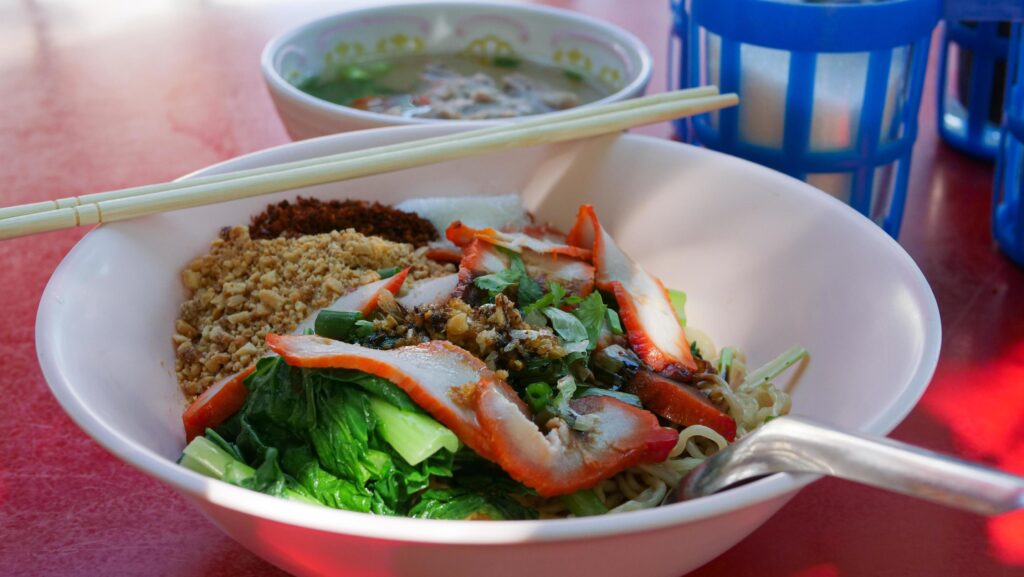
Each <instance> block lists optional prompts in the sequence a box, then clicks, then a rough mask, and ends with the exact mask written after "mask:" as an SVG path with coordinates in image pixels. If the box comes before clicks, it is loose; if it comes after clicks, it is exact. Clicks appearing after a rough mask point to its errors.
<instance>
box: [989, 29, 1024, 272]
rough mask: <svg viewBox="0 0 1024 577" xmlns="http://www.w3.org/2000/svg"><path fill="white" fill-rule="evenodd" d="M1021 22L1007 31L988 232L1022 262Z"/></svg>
mask: <svg viewBox="0 0 1024 577" xmlns="http://www.w3.org/2000/svg"><path fill="white" fill-rule="evenodd" d="M1021 36H1022V34H1021V25H1020V24H1014V25H1013V32H1012V34H1011V35H1010V59H1009V63H1008V66H1007V75H1006V105H1005V109H1004V114H1003V135H1002V140H1001V142H1000V150H999V158H998V161H997V163H996V178H995V187H994V194H993V199H992V232H993V234H994V235H995V237H996V242H997V243H998V244H999V248H1001V249H1002V250H1003V252H1005V253H1006V254H1008V255H1009V256H1010V258H1012V259H1013V260H1014V261H1016V262H1017V264H1020V265H1022V266H1024V194H1022V193H1021V189H1024V74H1022V71H1021V68H1022V66H1024V64H1022V63H1024V38H1022V37H1021Z"/></svg>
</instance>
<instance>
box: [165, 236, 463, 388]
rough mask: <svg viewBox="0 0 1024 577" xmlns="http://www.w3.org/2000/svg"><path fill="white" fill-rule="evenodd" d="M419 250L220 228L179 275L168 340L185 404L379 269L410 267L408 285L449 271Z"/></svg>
mask: <svg viewBox="0 0 1024 577" xmlns="http://www.w3.org/2000/svg"><path fill="white" fill-rule="evenodd" d="M424 252H425V249H414V248H413V247H412V245H409V244H402V243H395V242H391V241H387V240H384V239H382V238H378V237H370V236H363V235H362V234H359V233H357V232H355V231H353V230H346V231H341V232H339V231H334V232H330V233H324V234H317V235H308V236H301V237H298V238H275V239H252V238H250V236H249V229H248V228H247V227H242V226H239V227H234V228H226V229H224V230H223V231H221V235H220V237H219V238H217V239H216V240H214V241H213V243H212V244H211V247H210V253H209V254H207V255H205V256H201V257H199V258H197V259H195V260H193V261H192V262H191V263H190V264H189V265H188V266H187V267H185V269H184V270H183V271H182V273H181V279H182V282H183V283H184V285H185V288H186V290H187V291H188V300H186V301H185V302H184V303H183V304H182V305H181V311H180V316H179V318H178V321H177V322H176V323H175V334H174V336H173V340H174V345H175V347H176V355H175V356H176V361H175V370H176V372H177V375H178V383H179V385H180V386H181V388H182V390H183V391H184V392H185V394H186V396H187V397H189V398H190V399H191V398H192V397H194V396H195V395H197V394H199V393H201V392H202V391H204V390H205V389H206V388H207V387H209V386H210V385H211V384H213V383H215V382H217V381H218V380H220V379H222V378H224V377H227V376H230V375H232V374H234V373H237V372H238V371H241V370H243V369H245V368H246V367H248V366H249V365H250V364H252V363H253V362H255V361H256V360H257V359H258V358H260V357H261V356H263V355H264V354H265V353H266V351H267V348H266V344H265V338H266V336H267V333H269V332H277V333H289V332H291V331H293V330H295V327H297V326H298V325H299V323H300V322H302V321H303V320H304V319H306V318H307V317H308V316H309V315H311V314H312V313H313V312H314V311H316V310H317V309H321V308H323V307H326V306H327V305H329V304H331V303H332V302H334V300H335V299H337V298H338V297H339V296H341V295H342V294H344V293H346V292H348V291H349V290H351V289H353V288H355V287H357V286H361V285H364V284H366V283H370V282H373V281H376V280H379V279H380V275H379V274H378V273H377V271H378V270H380V269H385V268H390V267H403V268H404V267H408V266H411V267H412V270H411V271H410V273H409V279H410V280H411V281H417V280H421V279H425V278H432V277H435V276H442V275H445V274H450V273H452V272H454V271H455V268H454V267H453V266H452V265H450V264H447V265H445V264H440V263H436V262H434V261H431V260H429V259H427V258H426V257H425V256H423V253H424Z"/></svg>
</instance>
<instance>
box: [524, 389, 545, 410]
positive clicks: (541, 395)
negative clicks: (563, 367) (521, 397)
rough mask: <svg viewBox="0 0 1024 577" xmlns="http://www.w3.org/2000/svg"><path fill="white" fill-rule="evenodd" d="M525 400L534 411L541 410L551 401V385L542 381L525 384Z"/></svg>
mask: <svg viewBox="0 0 1024 577" xmlns="http://www.w3.org/2000/svg"><path fill="white" fill-rule="evenodd" d="M526 402H527V403H528V404H529V405H530V408H531V409H533V410H534V411H536V412H540V411H543V410H544V409H545V408H546V407H547V406H548V404H549V403H550V402H551V385H549V384H547V383H544V382H536V383H530V384H529V385H526Z"/></svg>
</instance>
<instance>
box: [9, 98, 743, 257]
mask: <svg viewBox="0 0 1024 577" xmlns="http://www.w3.org/2000/svg"><path fill="white" fill-rule="evenodd" d="M737 102H739V99H738V98H737V97H736V95H735V94H722V95H719V94H718V88H717V87H715V86H703V87H699V88H691V89H688V90H678V91H674V92H666V93H663V94H657V95H654V96H647V97H644V98H637V99H633V100H626V101H623V102H616V103H612V104H606V105H603V106H595V107H590V108H587V107H584V108H578V109H573V110H567V111H564V112H558V113H554V114H547V115H543V116H541V117H538V118H535V119H531V120H527V121H523V122H517V123H512V124H503V125H501V126H495V127H490V128H484V129H479V130H473V131H469V132H460V133H456V134H449V135H445V136H438V137H432V138H425V139H422V140H414V141H410V142H402V143H398V144H392V145H388V146H379V147H376V148H368V149H364V150H357V151H353V152H346V153H342V154H335V155H330V156H323V157H318V158H311V159H307V160H301V161H297V162H288V163H284V164H277V165H272V166H265V167H261V168H254V169H249V170H242V171H238V172H232V173H228V174H219V175H214V176H204V177H199V178H192V179H188V180H183V181H177V182H168V183H161V184H151V185H146V186H139V187H134V188H123V189H119V190H112V191H109V192H99V193H95V194H87V195H83V196H72V197H68V198H62V199H59V200H51V201H44V202H36V203H31V204H23V205H18V206H12V207H8V208H0V240H2V239H7V238H14V237H18V236H26V235H30V234H37V233H41V232H48V231H52V230H58V229H62V228H71V227H75V226H88V225H92V224H99V223H104V222H114V221H118V220H126V219H129V218H135V217H140V216H146V215H150V214H156V213H160V212H166V211H170V210H178V209H182V208H191V207H194V206H202V205H207V204H215V203H218V202H227V201H229V200H236V199H240V198H248V197H251V196H258V195H262V194H270V193H273V192H281V191H284V190H289V189H293V188H302V187H306V186H313V185H317V184H324V183H327V182H336V181H341V180H348V179H352V178H359V177H363V176H370V175H373V174H381V173H385V172H392V171H396V170H402V169H406V168H413V167H416V166H423V165H427V164H434V163H438V162H444V161H447V160H454V159H458V158H465V157H469V156H475V155H478V154H485V153H488V152H494V151H497V150H504V149H509V148H518V147H526V146H534V145H538V144H550V143H554V142H562V141H566V140H574V139H578V138H586V137H590V136H596V135H599V134H608V133H613V132H619V131H622V130H625V129H627V128H633V127H636V126H643V125H645V124H653V123H655V122H663V121H666V120H672V119H675V118H683V117H687V116H693V115H695V114H701V113H703V112H710V111H712V110H718V109H721V108H726V107H729V106H734V105H735V104H736V103H737Z"/></svg>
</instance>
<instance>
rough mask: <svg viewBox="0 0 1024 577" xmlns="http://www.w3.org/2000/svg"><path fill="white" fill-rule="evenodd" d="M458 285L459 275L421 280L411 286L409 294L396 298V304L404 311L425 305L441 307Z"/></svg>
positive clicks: (453, 274)
mask: <svg viewBox="0 0 1024 577" xmlns="http://www.w3.org/2000/svg"><path fill="white" fill-rule="evenodd" d="M458 284H459V275H458V274H456V273H452V274H448V275H444V276H439V277H435V278H431V279H426V280H421V281H419V282H418V283H416V284H414V285H412V288H410V289H409V292H407V293H405V295H403V296H401V297H399V298H398V304H400V305H402V306H403V307H405V308H406V309H414V308H416V307H421V306H426V305H442V304H444V303H446V302H448V299H450V298H452V295H453V294H454V293H455V287H456V286H457V285H458Z"/></svg>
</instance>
